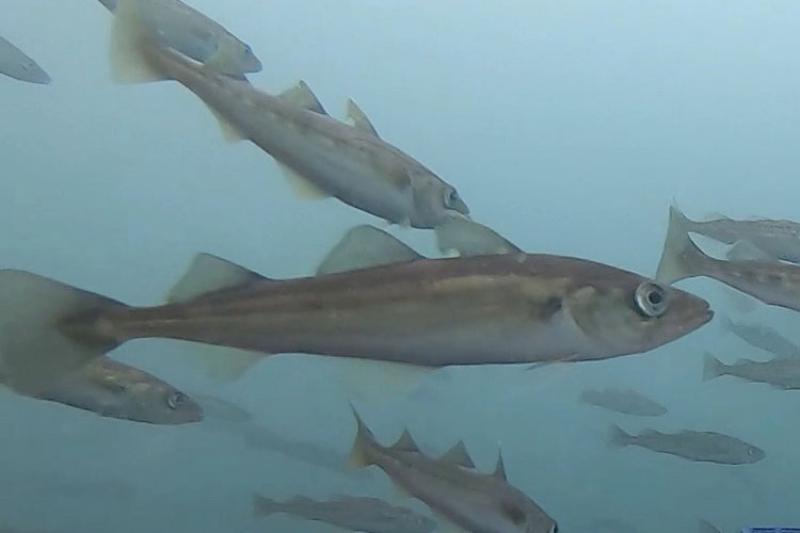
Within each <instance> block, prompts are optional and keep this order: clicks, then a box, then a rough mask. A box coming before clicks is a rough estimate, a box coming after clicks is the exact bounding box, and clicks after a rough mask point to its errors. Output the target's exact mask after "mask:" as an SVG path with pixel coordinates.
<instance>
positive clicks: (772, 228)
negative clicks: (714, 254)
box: [673, 207, 800, 263]
mask: <svg viewBox="0 0 800 533" xmlns="http://www.w3.org/2000/svg"><path fill="white" fill-rule="evenodd" d="M673 212H674V215H675V217H676V218H677V219H678V220H679V222H680V225H681V226H683V227H684V228H686V230H687V231H690V232H692V233H698V234H700V235H703V236H705V237H710V238H712V239H714V240H717V241H720V242H723V243H725V244H737V243H747V244H748V245H749V246H750V247H751V249H752V250H753V251H759V252H760V253H762V254H764V255H767V256H771V257H773V258H775V259H783V260H785V261H791V262H793V263H797V262H800V224H798V223H797V222H792V221H791V220H770V219H759V220H733V219H731V218H727V217H721V218H718V219H716V220H709V221H706V222H699V221H695V220H691V219H689V218H687V217H686V215H684V214H683V213H682V212H681V211H680V210H679V209H678V208H677V207H673Z"/></svg>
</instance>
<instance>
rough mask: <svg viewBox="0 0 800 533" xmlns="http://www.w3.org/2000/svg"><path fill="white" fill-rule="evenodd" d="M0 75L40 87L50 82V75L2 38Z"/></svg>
mask: <svg viewBox="0 0 800 533" xmlns="http://www.w3.org/2000/svg"><path fill="white" fill-rule="evenodd" d="M0 74H5V75H6V76H8V77H10V78H14V79H16V80H19V81H26V82H29V83H36V84H40V85H47V84H49V83H50V82H51V81H52V79H51V78H50V75H49V74H48V73H47V72H45V71H44V69H43V68H42V67H40V66H39V65H38V64H37V63H36V61H34V60H33V59H31V58H30V57H28V56H27V55H25V53H24V52H23V51H22V50H20V49H19V48H17V47H16V46H14V45H13V44H11V43H10V42H8V41H7V40H5V39H4V38H2V37H0Z"/></svg>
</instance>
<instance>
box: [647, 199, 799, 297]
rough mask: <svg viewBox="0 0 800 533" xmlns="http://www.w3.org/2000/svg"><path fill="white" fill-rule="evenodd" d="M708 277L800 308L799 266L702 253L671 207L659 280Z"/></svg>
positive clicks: (664, 281)
mask: <svg viewBox="0 0 800 533" xmlns="http://www.w3.org/2000/svg"><path fill="white" fill-rule="evenodd" d="M698 276H707V277H710V278H713V279H715V280H717V281H721V282H722V283H725V284H726V285H729V286H731V287H734V288H736V289H739V290H740V291H742V292H744V293H747V294H749V295H750V296H753V297H754V298H757V299H759V300H761V301H762V302H764V303H766V304H769V305H775V306H779V307H785V308H787V309H793V310H795V311H800V266H798V265H792V264H788V263H781V262H764V261H722V260H720V259H714V258H713V257H709V256H708V255H706V254H705V253H703V251H702V250H700V248H698V247H697V245H695V244H694V242H692V240H691V239H690V238H689V234H688V233H687V231H686V227H684V226H683V222H682V221H681V219H680V216H679V212H678V211H677V210H676V209H675V208H674V207H672V208H670V223H669V231H668V232H667V239H666V242H665V243H664V252H663V254H662V255H661V261H660V263H659V265H658V273H657V274H656V279H657V280H658V281H661V282H663V283H673V282H676V281H679V280H682V279H686V278H693V277H698Z"/></svg>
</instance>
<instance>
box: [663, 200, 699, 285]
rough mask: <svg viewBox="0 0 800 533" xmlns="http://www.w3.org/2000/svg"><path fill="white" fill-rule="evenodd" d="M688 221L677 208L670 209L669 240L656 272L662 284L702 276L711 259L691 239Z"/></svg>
mask: <svg viewBox="0 0 800 533" xmlns="http://www.w3.org/2000/svg"><path fill="white" fill-rule="evenodd" d="M687 221H688V219H687V218H686V216H685V215H684V214H683V213H681V212H680V210H679V209H678V208H677V207H675V206H671V207H670V208H669V228H668V230H667V238H666V240H665V242H664V251H663V252H662V254H661V261H660V262H659V264H658V271H657V272H656V279H657V280H658V281H660V282H662V283H674V282H676V281H679V280H682V279H686V278H692V277H695V276H698V275H700V274H701V272H702V266H703V263H704V262H705V261H706V260H708V259H709V258H708V256H707V255H706V254H704V253H703V251H702V250H700V248H698V247H697V245H696V244H695V243H694V242H692V239H690V238H689V232H688V226H687Z"/></svg>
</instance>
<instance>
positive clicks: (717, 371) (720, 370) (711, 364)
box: [703, 352, 725, 381]
mask: <svg viewBox="0 0 800 533" xmlns="http://www.w3.org/2000/svg"><path fill="white" fill-rule="evenodd" d="M723 374H725V365H724V364H723V363H722V362H721V361H720V360H719V359H717V358H716V357H714V355H712V354H711V353H709V352H706V353H705V357H704V358H703V381H710V380H712V379H714V378H718V377H719V376H722V375H723Z"/></svg>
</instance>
